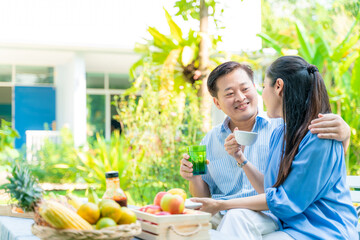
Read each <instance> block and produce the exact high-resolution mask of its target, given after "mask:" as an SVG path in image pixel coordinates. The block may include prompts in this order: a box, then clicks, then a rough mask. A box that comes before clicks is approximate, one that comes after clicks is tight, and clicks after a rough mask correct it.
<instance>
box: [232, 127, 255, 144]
mask: <svg viewBox="0 0 360 240" xmlns="http://www.w3.org/2000/svg"><path fill="white" fill-rule="evenodd" d="M234 135H235V139H236V141H237V142H238V144H240V145H244V146H250V145H252V144H254V143H255V141H256V139H257V133H256V132H247V131H240V130H235V131H234Z"/></svg>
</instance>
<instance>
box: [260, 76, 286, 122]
mask: <svg viewBox="0 0 360 240" xmlns="http://www.w3.org/2000/svg"><path fill="white" fill-rule="evenodd" d="M281 83H283V81H282V80H281V79H277V80H276V82H275V85H274V86H271V80H270V79H269V78H268V77H267V76H266V77H265V80H264V89H263V93H262V98H263V100H264V103H265V106H266V111H267V115H268V116H269V117H270V118H280V117H282V87H283V85H282V84H281Z"/></svg>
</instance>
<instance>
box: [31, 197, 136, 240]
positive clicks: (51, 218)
mask: <svg viewBox="0 0 360 240" xmlns="http://www.w3.org/2000/svg"><path fill="white" fill-rule="evenodd" d="M67 197H68V201H67V202H65V203H64V202H61V201H58V200H56V199H50V200H43V201H42V202H41V203H40V204H39V207H38V214H39V216H40V218H41V219H42V221H41V222H45V224H40V223H39V221H37V220H36V219H35V224H33V225H32V229H31V230H32V233H33V234H34V235H35V236H37V237H39V238H40V239H53V240H60V239H61V240H70V239H95V240H96V239H107V240H108V239H110V240H111V239H114V240H115V239H122V240H125V239H132V238H133V237H134V236H136V235H138V234H140V233H141V225H140V223H139V222H138V221H137V218H136V215H135V213H134V212H133V211H132V210H131V209H129V208H127V207H121V206H120V205H119V204H118V203H117V202H115V201H114V200H112V199H103V200H99V199H95V200H94V199H93V198H92V199H90V198H89V200H91V201H88V202H82V201H81V199H79V198H77V197H76V196H67Z"/></svg>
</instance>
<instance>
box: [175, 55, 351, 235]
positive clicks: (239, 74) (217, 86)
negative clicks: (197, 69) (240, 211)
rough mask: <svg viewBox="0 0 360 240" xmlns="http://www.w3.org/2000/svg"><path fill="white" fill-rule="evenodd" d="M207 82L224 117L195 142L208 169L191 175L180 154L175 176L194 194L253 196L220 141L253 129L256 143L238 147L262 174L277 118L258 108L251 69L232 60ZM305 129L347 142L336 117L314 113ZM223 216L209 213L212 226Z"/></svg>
mask: <svg viewBox="0 0 360 240" xmlns="http://www.w3.org/2000/svg"><path fill="white" fill-rule="evenodd" d="M207 85H208V90H209V92H210V94H211V95H212V97H213V101H214V103H215V105H216V107H217V108H218V109H220V110H222V111H223V112H224V113H225V114H226V115H227V117H226V118H225V120H224V121H223V123H222V124H220V125H218V126H215V127H214V128H213V129H212V130H211V131H210V132H208V133H207V135H206V136H205V137H204V138H203V140H202V141H201V145H206V153H207V158H208V160H209V164H208V172H207V173H206V174H205V175H193V174H192V171H193V169H192V164H191V163H190V162H189V161H188V159H189V155H188V154H184V155H183V159H182V160H181V166H180V174H181V176H182V177H183V178H184V179H187V180H189V188H190V192H191V194H192V195H193V196H194V197H211V198H213V199H222V200H227V199H233V198H241V197H248V196H253V195H256V194H257V193H256V191H255V189H254V188H253V187H252V186H251V183H250V182H249V180H248V179H247V177H246V175H245V173H244V172H243V171H242V169H241V167H242V166H239V165H238V164H237V162H236V160H235V159H234V158H233V157H231V156H230V155H229V154H228V153H227V152H226V150H225V148H224V143H225V139H226V138H227V137H228V135H229V134H231V133H232V132H233V131H234V129H235V128H236V127H237V128H238V129H239V130H242V131H253V132H257V133H258V138H257V141H256V142H255V143H254V144H253V145H251V146H247V147H246V148H245V149H244V155H245V157H246V159H251V161H252V164H253V165H254V166H255V167H256V168H257V169H258V170H259V171H260V172H262V173H263V172H264V171H265V168H266V165H265V164H266V160H267V157H268V152H269V141H270V137H271V134H272V131H273V130H274V129H275V128H276V127H278V126H279V124H281V123H282V122H283V120H282V119H269V118H268V117H267V116H266V113H264V112H259V111H258V95H257V91H256V89H255V85H254V82H253V71H252V70H251V68H250V67H248V66H247V65H243V64H239V63H237V62H226V63H223V64H221V65H219V66H218V67H216V68H215V69H214V70H213V71H212V72H211V73H210V75H209V78H208V82H207ZM309 128H310V129H311V132H312V133H317V134H318V137H319V138H329V139H336V140H338V141H342V142H343V145H344V149H347V147H348V145H349V141H350V127H349V126H348V125H347V124H346V123H345V122H344V121H343V119H342V118H341V117H340V116H338V115H335V114H324V115H323V114H321V113H319V118H317V119H315V120H313V122H312V125H311V126H310V127H309ZM245 164H246V163H245ZM224 214H225V212H219V213H217V214H216V215H214V216H213V218H212V221H211V222H212V224H213V228H216V227H217V225H218V224H219V223H220V221H221V219H222V217H223V215H224Z"/></svg>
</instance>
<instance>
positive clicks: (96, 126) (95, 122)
mask: <svg viewBox="0 0 360 240" xmlns="http://www.w3.org/2000/svg"><path fill="white" fill-rule="evenodd" d="M86 103H87V110H88V114H87V122H88V124H87V126H88V127H87V132H88V136H92V137H95V136H96V133H97V132H98V133H99V134H100V135H104V133H105V108H104V106H105V95H92V94H88V95H87V97H86Z"/></svg>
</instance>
